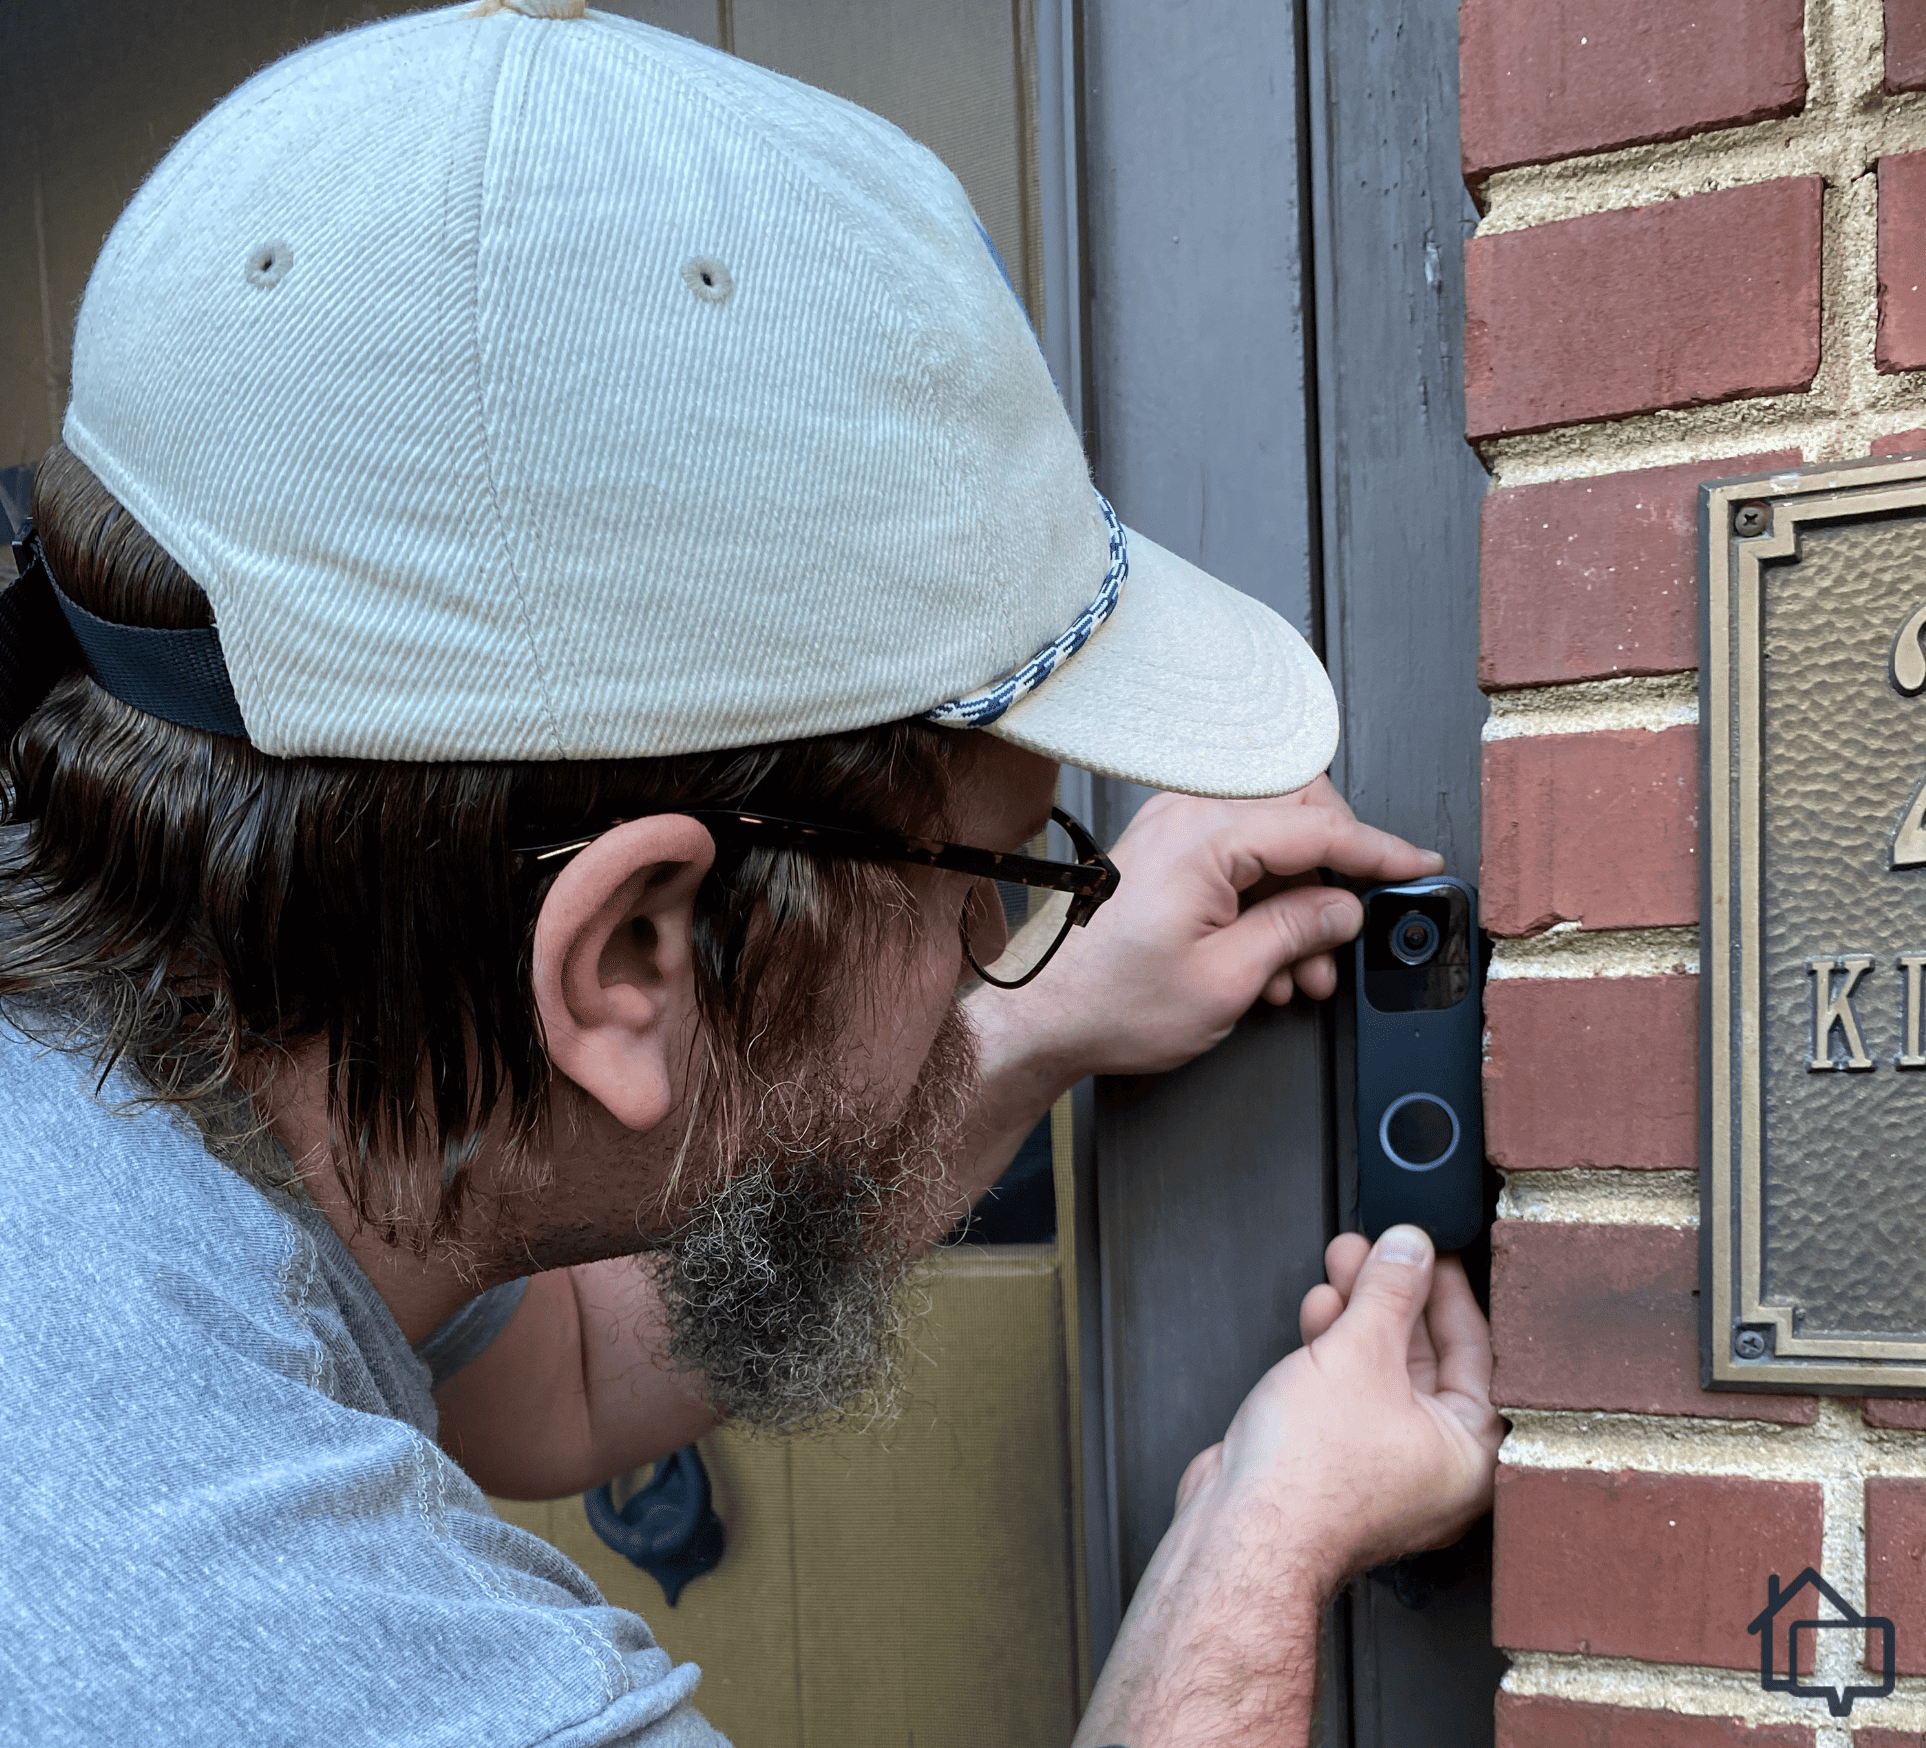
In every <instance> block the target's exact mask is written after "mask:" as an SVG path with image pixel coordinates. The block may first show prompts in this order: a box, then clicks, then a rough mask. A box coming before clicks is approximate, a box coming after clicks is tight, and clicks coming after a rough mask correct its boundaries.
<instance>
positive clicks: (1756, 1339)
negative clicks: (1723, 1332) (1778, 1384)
mask: <svg viewBox="0 0 1926 1748" xmlns="http://www.w3.org/2000/svg"><path fill="white" fill-rule="evenodd" d="M1765 1347H1766V1343H1765V1337H1764V1336H1763V1335H1761V1334H1760V1333H1759V1331H1758V1330H1756V1329H1742V1330H1740V1331H1739V1333H1738V1334H1737V1335H1735V1336H1733V1338H1732V1351H1733V1352H1734V1353H1735V1354H1737V1355H1738V1356H1739V1358H1740V1359H1742V1360H1762V1359H1764V1358H1765Z"/></svg>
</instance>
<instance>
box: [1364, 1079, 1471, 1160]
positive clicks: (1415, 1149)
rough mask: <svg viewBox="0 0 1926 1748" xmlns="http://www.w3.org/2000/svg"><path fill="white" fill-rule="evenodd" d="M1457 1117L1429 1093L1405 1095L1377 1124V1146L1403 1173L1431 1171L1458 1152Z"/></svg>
mask: <svg viewBox="0 0 1926 1748" xmlns="http://www.w3.org/2000/svg"><path fill="white" fill-rule="evenodd" d="M1458 1134H1459V1130H1458V1113H1457V1112H1456V1111H1454V1110H1453V1109H1452V1108H1451V1107H1450V1106H1449V1105H1448V1104H1446V1103H1445V1102H1444V1100H1443V1099H1441V1098H1435V1097H1433V1095H1432V1094H1430V1093H1406V1094H1405V1095H1404V1097H1403V1098H1401V1099H1394V1100H1392V1102H1391V1103H1390V1104H1389V1105H1387V1106H1386V1107H1385V1111H1384V1115H1383V1116H1382V1117H1381V1118H1380V1119H1379V1120H1378V1145H1379V1146H1380V1147H1382V1148H1383V1149H1384V1154H1385V1157H1386V1158H1387V1159H1389V1160H1390V1161H1391V1162H1392V1164H1394V1165H1401V1166H1403V1167H1404V1169H1405V1170H1406V1171H1431V1170H1432V1169H1434V1168H1435V1167H1437V1166H1440V1165H1443V1164H1444V1162H1445V1161H1446V1160H1447V1159H1449V1158H1450V1157H1451V1156H1452V1155H1453V1154H1454V1153H1456V1152H1457V1151H1458Z"/></svg>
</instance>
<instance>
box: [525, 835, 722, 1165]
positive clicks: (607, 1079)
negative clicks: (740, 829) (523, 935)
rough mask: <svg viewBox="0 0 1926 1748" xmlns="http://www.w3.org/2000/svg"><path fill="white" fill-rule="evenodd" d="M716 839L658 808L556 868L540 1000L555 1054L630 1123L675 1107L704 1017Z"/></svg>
mask: <svg viewBox="0 0 1926 1748" xmlns="http://www.w3.org/2000/svg"><path fill="white" fill-rule="evenodd" d="M714 860H715V843H714V841H713V840H712V839H711V838H710V836H709V834H708V833H707V832H706V831H704V830H703V829H702V827H701V826H699V825H697V824H696V822H695V821H694V820H692V819H685V818H683V817H682V816H681V815H679V814H658V815H652V816H650V817H649V818H647V819H635V820H630V821H629V822H628V824H626V825H619V826H617V827H615V829H614V830H613V831H608V832H604V833H603V834H602V836H600V837H599V838H597V839H596V840H595V841H594V842H593V843H592V844H590V845H589V846H588V847H587V848H586V849H584V850H582V851H580V852H578V853H577V854H576V856H575V857H574V859H573V860H571V861H570V862H569V864H568V866H567V867H565V868H564V869H563V870H562V871H561V873H560V874H559V875H557V876H556V879H555V884H554V885H553V886H552V887H550V888H549V892H548V896H547V898H545V899H544V900H543V901H542V909H541V914H540V915H539V916H538V917H537V918H536V919H535V949H534V964H533V968H532V982H533V985H534V996H535V1008H536V1011H537V1013H539V1014H540V1016H541V1021H542V1030H543V1036H544V1038H545V1039H546V1041H547V1044H548V1054H549V1060H550V1061H552V1062H553V1063H554V1064H555V1066H556V1068H557V1069H559V1070H560V1071H561V1072H562V1073H563V1074H565V1075H567V1076H568V1078H569V1079H570V1080H572V1081H574V1082H575V1084H576V1085H577V1086H579V1087H580V1088H581V1089H582V1090H583V1091H584V1092H586V1093H587V1094H588V1095H589V1096H590V1097H591V1098H593V1099H595V1100H596V1102H597V1103H599V1104H600V1105H601V1106H602V1107H603V1108H604V1109H605V1110H607V1111H608V1113H609V1114H610V1115H611V1116H613V1117H614V1118H615V1119H616V1120H617V1121H618V1122H620V1123H623V1124H625V1125H626V1126H627V1127H629V1128H631V1129H651V1128H653V1127H654V1126H655V1125H656V1124H657V1123H659V1122H661V1121H662V1119H663V1118H664V1117H666V1116H667V1115H668V1114H669V1111H670V1109H671V1107H672V1106H673V1105H674V1103H675V1100H676V1093H677V1088H676V1086H675V1083H674V1077H673V1075H672V1074H671V1072H670V1069H671V1061H672V1059H674V1058H677V1057H679V1055H680V1051H679V1049H678V1046H679V1045H680V1043H681V1041H682V1040H683V1039H684V1038H685V1037H686V1034H687V1027H688V1026H689V1024H690V1023H692V1021H693V1019H694V1016H695V969H694V949H693V942H692V938H691V932H692V928H693V924H694V917H695V895H696V888H697V887H699V886H700V885H701V884H702V877H703V876H704V875H705V874H707V873H708V871H709V865H710V863H711V862H713V861H714Z"/></svg>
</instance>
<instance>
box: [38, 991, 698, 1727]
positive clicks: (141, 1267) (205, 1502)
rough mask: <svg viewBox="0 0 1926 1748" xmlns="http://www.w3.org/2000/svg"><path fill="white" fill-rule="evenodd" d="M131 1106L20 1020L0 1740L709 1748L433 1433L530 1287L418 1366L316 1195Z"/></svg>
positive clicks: (638, 1651)
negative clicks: (447, 1400)
mask: <svg viewBox="0 0 1926 1748" xmlns="http://www.w3.org/2000/svg"><path fill="white" fill-rule="evenodd" d="M127 1094H128V1088H127V1087H126V1085H125V1084H124V1083H118V1082H115V1081H110V1082H109V1083H108V1085H107V1087H106V1089H105V1090H104V1091H103V1092H102V1093H101V1094H100V1096H99V1097H98V1098H96V1097H95V1096H94V1093H93V1083H92V1076H91V1075H90V1074H89V1072H88V1069H87V1065H86V1063H85V1062H84V1061H82V1060H81V1059H79V1058H76V1057H73V1056H68V1055H64V1054H61V1053H58V1052H49V1051H45V1050H42V1049H39V1048H38V1047H36V1046H34V1045H32V1044H29V1043H26V1042H24V1041H23V1040H21V1039H20V1038H19V1037H18V1036H17V1035H16V1034H15V1033H14V1032H13V1031H11V1030H10V1029H8V1028H7V1027H6V1026H4V1024H0V1257H3V1258H4V1264H5V1266H4V1268H0V1454H3V1455H4V1469H5V1473H6V1476H7V1478H8V1498H7V1501H6V1510H5V1514H4V1528H0V1741H5V1742H31V1743H34V1744H36V1748H68V1745H72V1748H80V1745H81V1744H86V1745H87V1748H94V1745H96V1744H99V1743H104V1742H111V1743H114V1744H116V1745H117V1748H132V1745H134V1744H140V1743H163V1742H164V1743H170V1744H173V1743H220V1744H228V1743H246V1744H248V1745H249V1748H269V1745H270V1744H280V1743H286V1744H290V1745H293V1744H299V1745H300V1748H312V1745H313V1744H315V1743H326V1744H327V1745H328V1748H352V1745H358V1744H364V1743H365V1744H369V1745H370V1748H373V1745H375V1744H379V1745H380V1748H393V1745H395V1744H399V1743H407V1744H410V1745H414V1744H423V1745H425V1744H441V1743H445V1744H447V1745H448V1748H486V1745H489V1744H503V1745H508V1744H515V1745H521V1744H532V1743H543V1744H546V1745H548V1748H603V1745H605V1744H617V1743H621V1744H636V1745H638V1748H717V1745H718V1744H721V1743H722V1738H721V1737H720V1736H718V1735H717V1734H716V1733H715V1732H714V1731H713V1730H712V1729H710V1728H709V1726H708V1725H707V1724H705V1723H704V1722H703V1721H702V1719H701V1718H700V1717H699V1716H698V1715H697V1713H696V1712H695V1711H694V1709H693V1707H692V1704H691V1701H690V1695H691V1694H692V1692H693V1691H694V1689H695V1685H696V1681H697V1678H698V1674H699V1672H698V1671H697V1669H696V1668H695V1667H694V1665H692V1664H686V1663H685V1664H681V1665H674V1664H672V1663H671V1662H670V1660H669V1658H668V1656H667V1654H666V1653H664V1652H663V1651H661V1650H660V1649H658V1648H657V1646H656V1644H655V1641H654V1639H653V1638H652V1637H651V1636H650V1633H649V1629H648V1628H647V1627H646V1626H644V1625H643V1623H642V1621H641V1620H640V1619H638V1618H637V1617H636V1616H635V1615H632V1614H629V1613H626V1612H625V1611H623V1610H621V1609H617V1608H611V1607H610V1606H609V1605H608V1604H607V1603H605V1602H604V1601H603V1600H602V1598H601V1596H600V1594H599V1593H598V1592H597V1590H596V1588H595V1586H594V1585H593V1584H592V1583H590V1582H589V1580H588V1578H587V1577H586V1576H585V1575H584V1574H583V1573H582V1572H581V1571H580V1570H578V1569H577V1568H576V1567H575V1566H574V1565H572V1564H571V1563H570V1562H569V1561H568V1560H566V1559H564V1558H563V1557H562V1555H560V1554H559V1553H557V1552H556V1551H555V1550H554V1549H553V1548H551V1547H549V1546H548V1544H547V1543H545V1542H543V1541H541V1540H540V1539H539V1538H538V1537H535V1536H532V1535H529V1534H528V1533H527V1532H526V1531H523V1530H520V1529H516V1528H513V1527H512V1526H510V1525H508V1524H505V1523H503V1522H502V1521H501V1519H500V1518H498V1517H497V1516H496V1515H495V1514H494V1512H493V1511H491V1510H490V1509H489V1506H488V1502H487V1500H486V1499H484V1498H483V1497H482V1494H481V1492H480V1491H479V1489H477V1488H476V1486H475V1484H474V1483H473V1482H472V1481H470V1480H469V1478H468V1477H467V1476H466V1475H465V1474H464V1473H463V1472H462V1471H461V1469H460V1468H459V1467H457V1466H456V1465H455V1464H454V1463H453V1462H451V1461H450V1460H449V1458H448V1457H447V1456H446V1455H444V1454H443V1452H442V1450H441V1448H440V1446H439V1445H437V1443H436V1442H435V1424H436V1422H435V1404H434V1398H433V1396H432V1395H431V1394H430V1390H431V1386H432V1382H433V1379H434V1377H435V1376H436V1375H440V1376H447V1375H448V1374H449V1373H451V1372H452V1371H453V1370H454V1369H455V1368H456V1367H458V1366H459V1365H460V1364H462V1363H464V1361H465V1360H467V1359H469V1358H472V1357H473V1355H474V1354H475V1353H476V1352H479V1351H480V1349H481V1348H482V1347H483V1346H485V1345H486V1343H487V1341H488V1339H490V1338H491V1337H492V1335H493V1334H494V1333H495V1331H496V1330H498V1329H499V1328H500V1326H501V1323H502V1322H503V1321H504V1320H505V1318H506V1316H507V1314H508V1312H509V1311H511V1310H512V1309H513V1301H514V1295H513V1294H512V1293H507V1294H493V1295H487V1296H485V1297H484V1298H483V1299H482V1300H479V1301H476V1302H475V1303H474V1304H473V1305H471V1306H470V1307H469V1308H467V1310H466V1311H465V1312H463V1313H460V1314H458V1315H457V1317H456V1318H454V1319H451V1320H450V1322H449V1323H448V1324H446V1325H444V1326H443V1327H442V1328H441V1329H439V1330H437V1331H436V1332H435V1333H434V1335H432V1336H430V1337H429V1339H428V1340H427V1341H426V1342H424V1343H423V1344H422V1350H421V1351H417V1350H414V1349H411V1348H410V1347H409V1345H408V1343H407V1341H406V1340H405V1339H404V1337H403V1336H402V1333H401V1330H400V1329H399V1327H397V1325H396V1323H395V1321H394V1319H393V1317H391V1316H390V1315H389V1313H388V1310H387V1307H386V1306H385V1305H384V1304H383V1303H382V1302H381V1299H380V1298H379V1297H378V1296H377V1294H376V1293H375V1291H374V1289H373V1287H372V1286H371V1285H370V1284H369V1282H368V1278H367V1276H366V1275H364V1274H363V1273H362V1272H361V1269H360V1268H359V1267H358V1266H357V1265H356V1263H355V1261H354V1259H353V1257H352V1256H350V1254H349V1253H348V1250H347V1247H346V1246H345V1245H344V1244H342V1242H341V1240H340V1239H339V1238H338V1237H337V1236H336V1234H335V1232H334V1230H333V1228H332V1227H330V1226H329V1225H328V1223H327V1221H326V1219H325V1218H324V1217H323V1216H322V1215H321V1214H320V1212H319V1211H318V1210H317V1209H315V1208H314V1207H312V1206H311V1205H308V1204H304V1203H300V1202H297V1201H295V1200H293V1199H292V1198H289V1197H286V1196H282V1195H277V1194H274V1193H272V1192H266V1191H263V1190H260V1189H257V1188H255V1187H254V1186H253V1185H252V1184H250V1183H248V1182H246V1181H245V1180H243V1179H242V1178H240V1177H238V1176H237V1175H235V1174H234V1173H233V1172H231V1171H229V1170H228V1169H227V1168H226V1167H224V1166H222V1165H221V1164H220V1163H219V1162H218V1161H216V1160H215V1159H214V1158H213V1156H212V1155H211V1154H209V1153H208V1152H207V1150H206V1149H205V1147H203V1146H202V1145H201V1143H200V1141H199V1138H198V1137H197V1136H196V1135H195V1134H194V1132H193V1130H192V1128H191V1126H189V1125H188V1124H186V1123H185V1122H184V1121H183V1120H181V1119H179V1118H178V1117H176V1116H174V1115H172V1114H170V1113H167V1112H164V1111H158V1110H154V1109H152V1108H148V1109H144V1110H132V1111H128V1110H124V1109H116V1108H115V1106H116V1105H117V1104H120V1103H122V1102H123V1101H125V1099H126V1097H127ZM424 1352H425V1353H426V1354H427V1355H428V1356H429V1357H428V1359H427V1360H425V1359H424V1357H423V1355H424ZM430 1360H431V1361H432V1368H431V1364H430V1363H429V1361H430ZM724 1748H726V1745H724Z"/></svg>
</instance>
